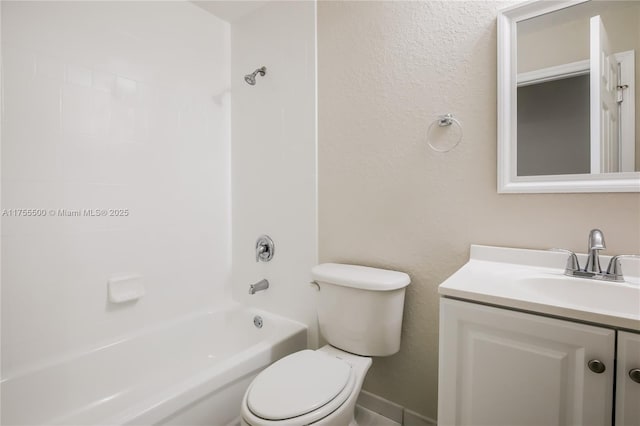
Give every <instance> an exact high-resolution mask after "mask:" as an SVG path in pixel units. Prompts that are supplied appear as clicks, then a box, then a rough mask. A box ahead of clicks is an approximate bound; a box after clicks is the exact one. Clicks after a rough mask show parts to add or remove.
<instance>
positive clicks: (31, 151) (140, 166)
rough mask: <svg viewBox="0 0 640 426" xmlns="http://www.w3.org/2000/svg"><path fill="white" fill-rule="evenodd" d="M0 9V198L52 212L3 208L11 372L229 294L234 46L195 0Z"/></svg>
mask: <svg viewBox="0 0 640 426" xmlns="http://www.w3.org/2000/svg"><path fill="white" fill-rule="evenodd" d="M1 7H2V59H3V64H2V67H3V68H2V84H3V86H2V90H3V99H2V101H3V116H2V120H3V121H2V208H3V209H44V210H46V211H47V215H46V216H44V217H15V216H4V217H2V256H3V258H2V330H1V331H2V374H3V378H6V377H8V376H11V375H12V374H13V373H15V372H18V371H20V370H24V369H28V368H30V367H33V366H34V365H37V364H43V363H47V362H53V361H55V358H56V357H60V356H63V355H65V354H68V353H73V352H75V351H78V350H83V349H87V348H91V347H95V346H99V345H100V344H102V343H105V342H110V341H112V340H113V339H114V338H116V337H117V336H119V335H122V334H123V333H127V332H130V331H131V330H135V329H139V328H141V327H143V326H145V325H148V324H149V323H155V322H160V321H164V320H167V319H170V318H174V317H177V316H181V315H184V314H185V313H188V312H193V311H199V310H202V309H205V308H207V307H209V306H213V305H217V304H220V303H223V302H224V301H226V300H228V299H229V297H230V269H231V252H230V251H231V248H230V239H231V236H230V222H231V219H230V207H231V205H230V203H231V197H230V93H229V88H230V74H229V73H230V61H231V59H230V58H231V54H230V28H229V24H228V23H226V22H224V21H222V20H219V19H218V18H216V17H215V16H213V15H211V14H209V13H207V12H205V11H204V10H202V9H200V8H198V7H196V6H195V5H193V4H191V3H188V2H154V1H146V2H55V1H54V2H2V5H1ZM85 209H122V210H126V211H127V212H128V213H127V215H126V216H107V217H91V216H86V215H84V214H83V213H84V210H85ZM61 210H64V211H77V210H79V211H81V215H80V216H64V215H63V214H62V213H60V211H61ZM51 211H55V213H54V214H52V213H51ZM130 274H135V275H141V276H142V281H143V282H144V285H145V288H146V295H145V296H144V297H143V298H142V299H140V300H139V301H137V302H135V303H128V304H123V305H114V304H110V303H109V302H108V298H107V281H108V280H109V279H110V278H112V277H117V276H122V275H130Z"/></svg>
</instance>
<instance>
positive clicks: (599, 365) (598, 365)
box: [587, 359, 607, 374]
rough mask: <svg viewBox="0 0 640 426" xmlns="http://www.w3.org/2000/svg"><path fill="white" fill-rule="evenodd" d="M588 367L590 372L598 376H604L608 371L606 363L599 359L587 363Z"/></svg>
mask: <svg viewBox="0 0 640 426" xmlns="http://www.w3.org/2000/svg"><path fill="white" fill-rule="evenodd" d="M587 366H588V367H589V370H591V371H593V372H594V373H596V374H602V373H604V371H605V370H606V369H607V367H606V366H605V365H604V362H602V361H600V360H598V359H592V360H591V361H589V362H588V363H587Z"/></svg>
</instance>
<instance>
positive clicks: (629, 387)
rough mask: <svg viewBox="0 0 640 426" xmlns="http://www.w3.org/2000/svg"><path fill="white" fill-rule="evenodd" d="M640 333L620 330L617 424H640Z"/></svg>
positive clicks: (617, 375)
mask: <svg viewBox="0 0 640 426" xmlns="http://www.w3.org/2000/svg"><path fill="white" fill-rule="evenodd" d="M634 379H635V380H639V381H640V334H635V333H627V332H625V331H619V332H618V371H617V374H616V426H627V425H634V426H637V425H640V383H639V382H637V381H634Z"/></svg>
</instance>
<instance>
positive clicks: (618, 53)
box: [516, 1, 640, 176]
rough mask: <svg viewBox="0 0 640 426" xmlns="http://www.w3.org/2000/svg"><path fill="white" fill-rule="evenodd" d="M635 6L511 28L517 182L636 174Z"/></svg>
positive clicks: (590, 9) (609, 5) (586, 7)
mask: <svg viewBox="0 0 640 426" xmlns="http://www.w3.org/2000/svg"><path fill="white" fill-rule="evenodd" d="M638 48H640V2H636V1H589V2H584V3H580V4H577V5H574V6H570V7H566V8H564V9H560V10H555V11H553V12H551V13H546V14H543V15H539V16H534V17H532V18H530V19H526V20H522V21H519V22H517V149H516V152H517V159H516V172H517V176H547V175H568V174H570V175H575V174H589V173H591V174H593V173H614V172H633V171H640V132H636V131H635V123H636V121H637V117H638V115H640V108H638V109H637V110H636V108H635V104H636V103H638V101H637V100H638V97H640V91H639V90H635V81H640V77H639V76H638V73H640V64H639V63H638V61H640V55H638V54H636V53H637V52H638Z"/></svg>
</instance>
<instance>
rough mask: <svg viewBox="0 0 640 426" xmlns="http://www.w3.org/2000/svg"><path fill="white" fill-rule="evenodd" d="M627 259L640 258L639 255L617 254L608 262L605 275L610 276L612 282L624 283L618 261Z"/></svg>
mask: <svg viewBox="0 0 640 426" xmlns="http://www.w3.org/2000/svg"><path fill="white" fill-rule="evenodd" d="M627 258H640V255H637V254H619V255H617V256H613V257H612V258H611V260H610V261H609V266H608V267H607V275H609V276H611V278H612V279H613V280H614V281H624V275H623V274H622V265H621V264H620V259H627Z"/></svg>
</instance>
